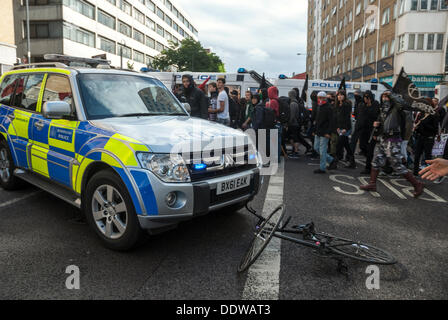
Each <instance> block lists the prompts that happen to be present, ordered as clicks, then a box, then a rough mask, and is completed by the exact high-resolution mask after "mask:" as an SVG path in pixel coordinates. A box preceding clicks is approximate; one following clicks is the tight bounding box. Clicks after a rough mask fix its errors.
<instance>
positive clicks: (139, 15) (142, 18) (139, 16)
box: [134, 8, 145, 24]
mask: <svg viewBox="0 0 448 320" xmlns="http://www.w3.org/2000/svg"><path fill="white" fill-rule="evenodd" d="M134 18H135V20H137V21H138V22H140V23H141V24H145V15H144V14H143V13H141V12H140V11H138V10H137V9H135V8H134Z"/></svg>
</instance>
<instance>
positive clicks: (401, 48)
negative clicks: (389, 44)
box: [398, 34, 405, 51]
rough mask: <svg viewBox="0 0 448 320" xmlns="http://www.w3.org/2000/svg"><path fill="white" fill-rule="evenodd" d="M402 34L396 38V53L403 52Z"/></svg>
mask: <svg viewBox="0 0 448 320" xmlns="http://www.w3.org/2000/svg"><path fill="white" fill-rule="evenodd" d="M404 36H405V35H404V34H403V35H401V36H399V37H398V51H403V50H404Z"/></svg>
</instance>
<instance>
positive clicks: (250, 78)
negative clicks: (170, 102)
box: [144, 68, 262, 97]
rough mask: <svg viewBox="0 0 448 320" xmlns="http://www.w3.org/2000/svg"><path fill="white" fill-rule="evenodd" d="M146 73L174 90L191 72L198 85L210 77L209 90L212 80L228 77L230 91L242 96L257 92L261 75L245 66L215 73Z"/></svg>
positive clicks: (227, 82)
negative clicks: (228, 71)
mask: <svg viewBox="0 0 448 320" xmlns="http://www.w3.org/2000/svg"><path fill="white" fill-rule="evenodd" d="M144 73H145V74H146V75H149V76H152V77H154V78H156V79H158V80H160V81H161V82H162V83H163V84H164V85H165V86H166V87H167V88H169V89H170V90H174V89H175V88H178V87H180V86H181V85H182V76H183V75H184V74H189V75H191V76H192V77H193V79H194V81H195V83H196V85H197V86H200V85H201V84H203V83H204V82H205V81H206V80H207V79H208V78H210V80H209V81H208V82H207V84H206V86H205V88H206V92H208V85H209V84H210V82H216V81H218V79H219V78H225V79H226V87H228V88H229V90H230V91H232V90H236V91H238V93H239V95H240V97H244V93H245V92H246V91H251V92H252V93H255V92H256V91H257V90H258V88H259V87H260V82H261V78H262V77H261V76H260V75H259V74H258V73H257V72H256V71H247V70H246V69H244V68H240V69H238V73H213V72H189V71H183V72H144Z"/></svg>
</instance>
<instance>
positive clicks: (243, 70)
mask: <svg viewBox="0 0 448 320" xmlns="http://www.w3.org/2000/svg"><path fill="white" fill-rule="evenodd" d="M238 73H247V71H246V69H244V68H239V69H238Z"/></svg>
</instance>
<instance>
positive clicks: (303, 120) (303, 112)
mask: <svg viewBox="0 0 448 320" xmlns="http://www.w3.org/2000/svg"><path fill="white" fill-rule="evenodd" d="M298 102H299V114H298V118H297V122H298V123H299V125H300V126H302V125H305V124H307V123H308V121H309V120H310V118H311V113H310V111H309V110H308V109H307V108H305V103H304V102H303V100H302V99H300V100H299V101H298Z"/></svg>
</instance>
